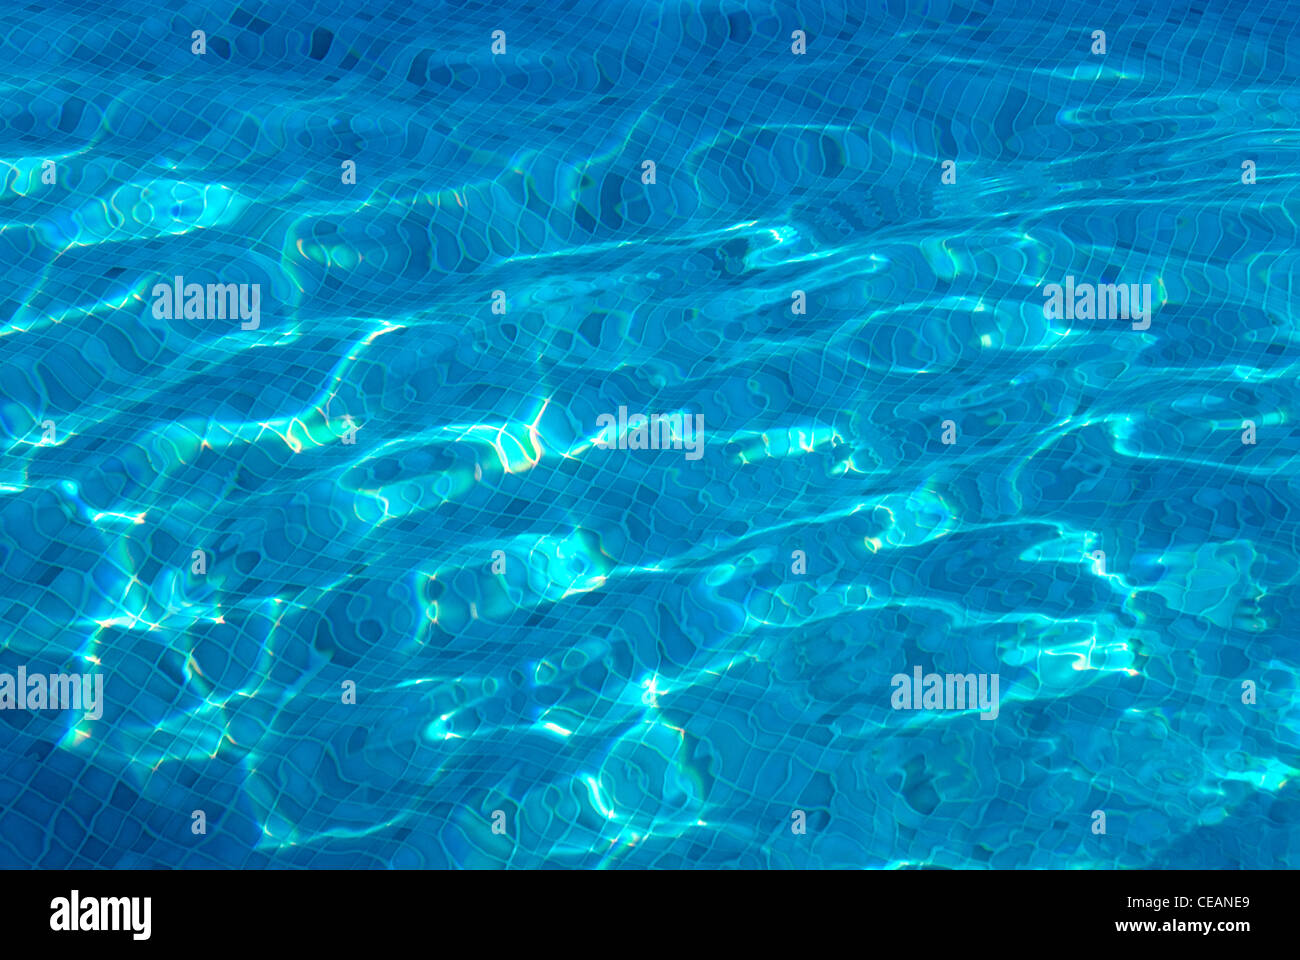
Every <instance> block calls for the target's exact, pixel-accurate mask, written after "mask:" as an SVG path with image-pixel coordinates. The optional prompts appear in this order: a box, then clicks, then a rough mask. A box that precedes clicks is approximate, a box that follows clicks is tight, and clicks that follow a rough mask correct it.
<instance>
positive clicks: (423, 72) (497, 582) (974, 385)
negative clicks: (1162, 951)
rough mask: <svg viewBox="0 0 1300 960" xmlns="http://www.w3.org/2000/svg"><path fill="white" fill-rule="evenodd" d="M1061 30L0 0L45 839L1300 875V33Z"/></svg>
mask: <svg viewBox="0 0 1300 960" xmlns="http://www.w3.org/2000/svg"><path fill="white" fill-rule="evenodd" d="M289 6H292V11H291V12H290V11H289V9H288V8H289ZM1193 6H1194V7H1195V9H1193ZM868 7H869V8H870V9H869V12H868V11H867V8H868ZM922 7H923V8H924V9H925V12H924V13H919V12H915V9H909V8H922ZM1063 7H1064V9H1053V5H1051V4H1041V3H1040V4H1027V5H1026V4H1019V3H1016V4H1011V3H1007V4H998V5H996V6H994V7H990V6H989V5H988V4H986V3H981V2H975V3H963V4H950V3H937V4H903V3H886V4H879V3H872V4H870V5H866V4H849V5H848V9H845V8H841V7H837V6H834V5H831V4H821V3H801V4H797V5H795V4H772V3H742V2H727V3H723V4H719V3H716V2H709V3H703V4H699V3H663V4H650V3H638V2H628V3H606V2H590V3H577V4H570V5H568V6H566V7H565V8H564V9H563V10H561V9H560V8H559V7H557V6H555V5H546V4H538V5H535V6H534V7H533V9H528V8H525V7H521V6H519V5H517V4H512V5H506V6H498V5H495V4H493V5H476V6H475V7H474V9H472V10H463V9H461V7H460V5H456V4H452V5H446V6H441V5H440V6H437V7H434V6H425V5H422V4H416V5H415V6H413V7H412V6H409V5H407V4H399V5H395V6H392V7H389V8H387V9H386V10H384V11H380V10H377V9H375V8H374V7H373V6H372V5H368V4H367V5H362V6H358V5H356V4H353V3H344V2H336V3H317V4H314V5H311V4H294V5H281V4H270V3H267V4H260V3H256V2H253V0H245V2H243V3H242V4H237V3H231V2H225V3H215V2H205V3H195V4H189V5H186V6H185V7H184V8H183V9H182V8H180V7H175V8H172V9H169V8H168V7H167V5H162V4H154V5H144V4H127V5H125V7H124V6H123V5H122V4H119V3H112V4H109V3H93V2H56V3H52V4H42V5H41V7H40V10H39V13H37V14H35V15H33V14H32V13H30V12H29V9H28V8H24V9H20V8H17V7H13V8H9V9H5V10H3V11H0V27H2V31H0V33H2V35H3V44H2V45H0V82H3V84H4V87H5V90H4V96H3V97H2V98H0V172H3V190H2V192H0V278H2V279H3V283H0V448H2V450H3V456H2V457H0V639H2V646H0V669H2V670H3V671H6V672H10V673H12V672H14V671H16V669H17V667H19V666H26V667H27V668H28V669H29V670H31V671H38V670H44V671H46V672H52V671H60V670H86V671H90V672H102V673H103V674H104V675H105V677H106V681H107V682H106V685H105V695H106V699H107V703H106V704H105V706H104V715H103V716H102V717H101V718H100V719H98V720H95V719H89V718H84V717H82V716H80V715H76V716H74V715H72V714H71V713H59V712H35V711H19V710H4V711H0V863H3V865H5V866H36V865H39V866H45V867H59V866H105V867H131V866H136V867H143V866H152V865H155V864H160V865H167V866H180V867H200V866H214V865H216V866H252V867H258V866H276V867H306V866H311V867H328V866H345V867H363V868H366V867H446V866H472V867H503V866H505V867H530V866H543V865H544V866H571V867H646V866H658V867H713V866H746V867H760V866H771V867H787V866H793V867H818V866H862V867H900V866H921V865H926V866H937V867H972V866H973V867H984V866H989V867H1011V866H1019V867H1089V866H1105V867H1114V866H1125V867H1138V866H1182V867H1199V866H1211V867H1234V866H1245V867H1280V866H1291V867H1294V866H1298V865H1300V831H1298V830H1296V829H1295V828H1296V824H1297V822H1298V821H1300V802H1298V796H1300V794H1298V790H1300V784H1298V783H1297V781H1296V778H1295V774H1296V768H1297V766H1300V749H1298V748H1300V706H1298V705H1297V698H1296V668H1297V660H1298V659H1300V648H1298V645H1297V635H1298V631H1297V629H1296V622H1297V619H1296V612H1297V611H1296V604H1297V592H1296V581H1297V576H1298V569H1300V568H1298V564H1297V553H1298V551H1297V549H1296V537H1297V532H1298V530H1300V526H1298V524H1297V513H1296V504H1297V502H1298V497H1297V494H1298V493H1300V490H1298V489H1297V480H1296V475H1297V474H1296V462H1297V459H1296V458H1297V455H1298V454H1300V441H1298V439H1297V436H1296V433H1295V427H1294V425H1293V424H1294V418H1295V411H1294V410H1293V409H1292V404H1293V403H1295V402H1296V399H1297V397H1296V390H1297V388H1296V367H1297V360H1298V359H1300V352H1298V349H1297V342H1296V341H1297V326H1296V317H1295V303H1296V297H1295V291H1294V276H1295V272H1296V266H1297V257H1298V256H1300V254H1298V253H1297V250H1298V249H1300V247H1298V245H1297V236H1296V233H1297V228H1296V216H1297V210H1298V207H1297V196H1296V184H1297V172H1296V146H1297V135H1296V132H1295V131H1296V129H1297V125H1298V120H1300V118H1298V117H1297V111H1298V109H1300V92H1298V89H1300V88H1298V87H1297V82H1296V81H1297V72H1298V71H1300V59H1298V57H1300V42H1298V41H1300V38H1298V37H1297V27H1296V25H1295V21H1296V12H1295V9H1294V7H1289V6H1288V5H1286V4H1282V3H1262V4H1217V3H1211V4H1205V3H1199V4H1196V5H1190V4H1187V3H1179V2H1174V3H1172V4H1170V3H1169V2H1167V0H1161V2H1158V3H1155V2H1151V3H1145V2H1130V0H1125V2H1123V3H1116V4H1110V5H1107V4H1103V5H1102V6H1100V7H1097V6H1095V5H1082V4H1066V5H1063ZM362 11H365V12H364V13H363V12H362ZM197 29H202V30H204V31H205V35H206V43H207V49H206V53H204V54H202V55H198V54H195V53H193V52H192V49H191V47H192V31H194V30H197ZM796 29H798V30H803V31H805V33H806V37H807V53H806V54H803V55H799V54H796V53H794V52H792V49H791V44H792V39H791V34H792V32H793V31H794V30H796ZM1099 29H1100V30H1105V31H1106V35H1107V49H1106V52H1105V54H1104V55H1096V54H1093V53H1092V52H1091V49H1090V48H1091V45H1092V33H1093V31H1094V30H1099ZM494 30H502V31H504V32H505V37H506V39H505V43H506V48H505V52H504V53H499V54H495V55H494V54H493V53H492V49H491V46H492V40H491V34H492V32H493V31H494ZM948 159H951V160H954V161H955V162H956V167H955V170H956V175H957V183H956V184H951V185H950V184H944V183H943V182H942V169H941V168H942V164H943V161H944V160H948ZM47 160H53V161H54V168H53V169H54V170H56V171H57V178H56V180H55V182H54V183H48V182H46V180H47V179H48V178H47V177H44V176H43V171H44V170H45V169H47V167H46V164H45V161H47ZM647 160H651V161H654V162H655V164H656V175H655V182H654V183H653V184H647V183H643V182H642V170H643V163H644V161H647ZM1245 160H1251V161H1253V162H1254V163H1255V164H1256V165H1257V171H1258V182H1256V183H1253V184H1247V183H1243V182H1242V163H1243V161H1245ZM345 161H354V162H355V164H356V172H357V178H356V183H355V184H347V183H344V182H342V179H343V178H342V173H341V171H342V168H343V164H344V163H345ZM174 276H184V277H185V278H186V280H187V282H188V281H193V282H198V283H205V284H206V283H249V284H252V283H256V284H259V285H260V290H261V294H262V307H261V322H260V325H259V326H257V328H256V329H242V328H241V325H240V324H239V323H238V322H237V321H231V320H229V319H194V318H186V317H185V316H184V315H182V316H181V317H178V318H175V319H158V318H156V317H155V315H154V312H153V310H152V309H151V307H152V302H153V300H152V296H151V290H152V288H153V285H154V284H155V283H158V282H164V283H170V282H171V279H172V278H173V277H174ZM1067 276H1074V277H1076V278H1078V279H1079V280H1080V281H1081V282H1090V283H1094V284H1096V283H1135V284H1150V285H1151V289H1152V291H1153V299H1154V304H1153V310H1152V318H1151V326H1150V328H1149V329H1146V330H1143V331H1135V330H1133V329H1132V327H1131V325H1130V324H1129V323H1128V322H1127V321H1123V320H1088V319H1073V320H1063V319H1045V315H1044V311H1043V296H1042V287H1043V286H1044V285H1045V284H1050V283H1060V282H1063V280H1064V278H1065V277H1067ZM495 290H501V291H503V292H504V294H505V302H506V311H505V312H504V313H496V312H493V310H492V308H491V305H492V292H493V291H495ZM796 290H801V291H803V292H804V294H805V296H806V302H807V312H806V313H802V314H797V313H794V312H792V309H791V306H792V303H793V299H792V298H793V295H794V291H796ZM620 406H625V407H626V408H627V409H628V410H629V411H633V412H644V413H657V412H658V413H676V412H681V413H686V414H696V413H698V414H702V415H703V417H704V423H705V434H704V441H705V443H704V450H703V455H702V456H701V457H700V459H698V460H688V459H687V458H686V457H684V456H683V453H682V451H681V450H672V449H668V450H626V449H603V448H602V447H600V446H599V445H598V444H597V443H596V442H595V439H596V437H597V436H599V434H598V431H597V426H596V425H597V418H598V417H600V416H601V415H602V414H605V413H609V412H612V411H616V410H618V408H619V407H620ZM948 420H951V421H952V424H953V427H954V428H955V431H956V432H955V436H956V443H954V444H944V443H943V442H942V441H941V434H942V429H941V424H943V423H944V421H948ZM1245 420H1250V421H1253V422H1254V423H1255V424H1256V426H1257V431H1258V442H1257V443H1255V444H1253V445H1252V444H1246V443H1243V442H1242V429H1243V428H1242V424H1243V421H1245ZM47 423H50V424H52V425H53V428H52V429H53V432H52V433H51V432H50V430H49V429H47V428H46V426H45V425H46V424H47ZM352 427H355V432H354V433H350V430H351V429H352ZM347 439H354V440H355V442H354V443H347V442H345V440H347ZM200 549H201V550H204V551H205V552H206V556H207V557H208V558H209V563H208V566H207V569H206V572H205V573H202V574H197V573H195V572H194V571H193V569H192V564H191V557H192V555H193V551H195V550H200ZM1098 550H1100V551H1102V552H1103V553H1104V555H1105V559H1104V562H1097V561H1096V560H1095V559H1094V557H1093V554H1094V552H1095V551H1098ZM496 551H499V553H496ZM795 551H803V552H804V555H805V557H806V572H803V573H796V572H795V571H794V561H793V560H792V557H793V555H794V552H795ZM503 565H504V572H501V570H502V566H503ZM917 665H919V666H921V667H923V668H924V669H925V670H926V671H927V672H929V671H935V672H939V673H968V672H973V673H977V674H997V675H998V676H999V677H1000V678H1001V705H1000V712H999V714H998V716H997V718H996V719H995V720H993V721H992V722H987V721H984V720H981V719H980V718H979V716H978V715H977V714H975V713H972V712H970V711H964V712H963V711H911V712H902V711H894V710H893V709H891V706H890V696H891V687H890V678H891V677H892V676H893V675H894V674H896V673H900V672H903V673H907V672H909V671H910V670H911V669H912V667H913V666H917ZM349 681H350V682H352V683H355V684H356V697H357V702H356V703H355V704H348V703H344V702H342V701H343V697H342V695H341V691H342V690H343V687H344V684H345V683H347V682H349ZM1243 681H1250V682H1251V683H1253V684H1255V686H1256V689H1257V702H1256V703H1254V704H1244V703H1243V702H1242V683H1243ZM195 810H202V811H204V812H205V814H206V817H207V821H208V824H207V832H206V833H204V834H196V833H194V831H193V829H192V817H191V814H192V812H193V811H195ZM495 810H500V811H502V812H503V813H504V822H505V825H506V831H505V833H504V834H494V833H493V831H492V822H493V818H492V813H493V811H495ZM796 810H802V811H804V813H805V815H806V818H807V819H806V822H807V832H806V833H803V834H798V833H795V832H794V831H792V829H791V825H792V817H791V814H792V813H793V812H794V811H796ZM1095 810H1101V811H1104V812H1105V813H1106V815H1107V830H1106V833H1105V834H1104V835H1098V834H1095V833H1094V832H1093V831H1092V829H1091V827H1092V824H1093V822H1094V820H1093V818H1092V813H1093V811H1095Z"/></svg>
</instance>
